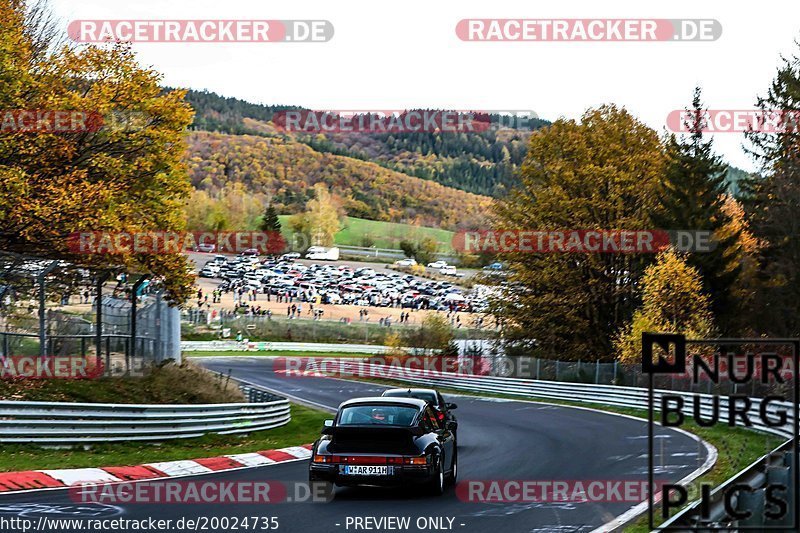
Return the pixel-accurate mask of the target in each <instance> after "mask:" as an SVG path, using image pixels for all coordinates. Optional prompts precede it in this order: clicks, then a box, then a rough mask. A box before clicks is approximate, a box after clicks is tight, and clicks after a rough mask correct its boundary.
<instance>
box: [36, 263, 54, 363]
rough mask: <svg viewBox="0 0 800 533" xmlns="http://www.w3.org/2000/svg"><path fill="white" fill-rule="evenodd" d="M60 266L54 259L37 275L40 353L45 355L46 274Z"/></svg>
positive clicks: (42, 355)
mask: <svg viewBox="0 0 800 533" xmlns="http://www.w3.org/2000/svg"><path fill="white" fill-rule="evenodd" d="M57 266H58V261H53V262H51V263H50V264H48V265H47V266H46V267H44V268H43V269H42V271H41V272H39V275H38V276H36V282H37V283H38V285H39V355H40V356H41V357H45V356H46V355H47V322H46V318H45V304H46V303H47V298H46V294H45V288H46V284H45V279H44V278H45V276H47V275H48V274H49V273H50V272H52V271H53V270H55V268H56V267H57Z"/></svg>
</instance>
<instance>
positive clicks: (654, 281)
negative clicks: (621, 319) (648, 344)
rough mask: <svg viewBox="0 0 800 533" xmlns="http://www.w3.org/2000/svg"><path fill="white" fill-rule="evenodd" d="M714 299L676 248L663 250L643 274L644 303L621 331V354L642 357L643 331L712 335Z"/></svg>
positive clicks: (628, 359) (627, 358)
mask: <svg viewBox="0 0 800 533" xmlns="http://www.w3.org/2000/svg"><path fill="white" fill-rule="evenodd" d="M710 309H711V299H710V297H709V296H708V295H707V294H705V293H704V292H703V282H702V279H701V276H700V273H699V272H698V271H697V269H695V268H694V267H692V266H690V265H689V264H688V262H687V261H686V258H685V256H683V257H682V256H680V255H679V254H677V253H676V252H675V251H674V250H672V249H669V250H666V251H664V252H661V253H660V254H659V255H658V259H657V261H656V263H655V264H653V265H650V266H649V267H648V268H647V270H646V271H645V274H644V277H643V278H642V305H641V307H640V308H639V309H637V310H636V312H634V314H633V319H632V320H631V323H630V324H629V325H628V326H627V327H626V328H625V329H624V330H623V331H621V332H620V333H619V335H618V336H617V338H616V342H615V347H616V354H617V358H618V360H619V361H620V362H622V363H625V364H635V363H639V362H641V359H642V333H643V332H662V333H682V334H684V335H686V336H687V337H690V338H708V337H710V336H711V335H712V332H713V315H712V314H711V310H710Z"/></svg>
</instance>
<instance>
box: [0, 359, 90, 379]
mask: <svg viewBox="0 0 800 533" xmlns="http://www.w3.org/2000/svg"><path fill="white" fill-rule="evenodd" d="M104 372H105V368H104V365H103V362H102V360H93V359H85V358H83V357H74V356H33V355H9V356H6V357H0V380H16V379H37V380H38V379H97V378H100V377H102V376H103V374H104Z"/></svg>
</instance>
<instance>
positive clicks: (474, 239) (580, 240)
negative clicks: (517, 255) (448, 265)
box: [452, 230, 715, 254]
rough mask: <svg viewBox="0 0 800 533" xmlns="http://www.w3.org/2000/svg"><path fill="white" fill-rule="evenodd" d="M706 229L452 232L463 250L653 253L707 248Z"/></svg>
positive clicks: (709, 236)
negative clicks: (668, 249) (670, 248)
mask: <svg viewBox="0 0 800 533" xmlns="http://www.w3.org/2000/svg"><path fill="white" fill-rule="evenodd" d="M712 237H713V233H712V232H711V231H706V230H692V231H690V230H670V231H667V230H474V231H458V232H456V233H455V234H454V235H453V240H452V245H453V249H454V250H457V251H459V252H462V253H470V254H478V253H501V252H507V253H512V252H523V253H540V254H542V253H582V254H592V253H617V254H653V253H658V252H660V251H662V250H665V249H666V248H668V247H670V246H671V247H673V248H675V249H676V250H678V251H683V252H710V251H711V250H713V249H714V246H715V243H714V240H713V239H712Z"/></svg>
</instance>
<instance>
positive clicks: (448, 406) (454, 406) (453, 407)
mask: <svg viewBox="0 0 800 533" xmlns="http://www.w3.org/2000/svg"><path fill="white" fill-rule="evenodd" d="M447 408H448V409H450V410H451V411H452V410H453V409H458V406H457V405H456V404H454V403H448V404H447Z"/></svg>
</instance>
